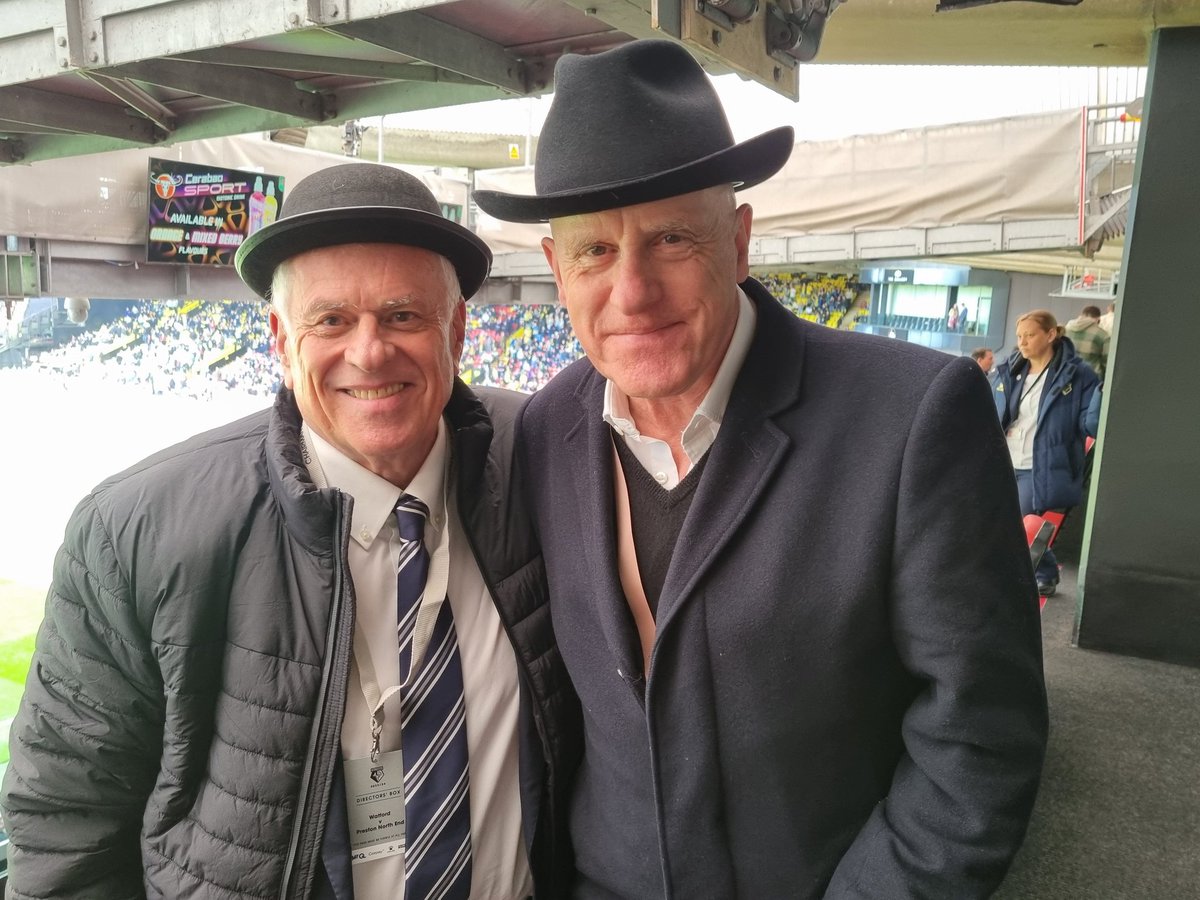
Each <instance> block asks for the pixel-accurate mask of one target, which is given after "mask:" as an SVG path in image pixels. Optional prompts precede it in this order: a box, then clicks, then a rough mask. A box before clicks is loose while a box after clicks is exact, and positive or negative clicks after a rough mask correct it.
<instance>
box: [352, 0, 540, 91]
mask: <svg viewBox="0 0 1200 900" xmlns="http://www.w3.org/2000/svg"><path fill="white" fill-rule="evenodd" d="M329 30H331V31H333V32H335V33H337V34H341V35H345V36H346V37H350V38H354V39H355V40H360V41H363V42H365V43H368V44H372V45H374V46H376V47H382V48H384V49H386V50H391V51H392V52H394V53H402V54H404V55H405V56H408V57H411V58H413V59H419V60H422V61H423V62H427V63H432V64H433V65H435V66H438V67H440V68H443V69H447V70H449V71H451V72H458V73H460V74H462V75H467V76H470V77H471V78H475V79H477V80H479V81H481V82H485V83H487V84H494V85H496V86H497V87H501V88H504V89H505V90H507V91H511V92H512V93H514V94H522V95H524V94H528V93H530V92H531V91H540V90H542V89H544V88H545V86H546V84H545V79H544V78H541V79H540V83H539V77H537V76H535V77H533V78H532V79H530V78H529V77H528V74H527V71H526V65H525V63H524V62H522V61H521V60H520V59H518V58H517V57H516V56H514V55H513V54H511V53H509V52H508V51H507V50H505V49H504V48H503V47H501V46H500V45H499V44H496V43H493V42H492V41H489V40H487V39H486V38H482V37H480V36H479V35H476V34H471V33H470V32H468V31H463V30H462V29H461V28H455V27H454V26H453V25H447V24H446V23H445V22H439V21H438V20H437V19H432V18H430V17H429V16H426V15H422V14H420V13H408V14H406V15H404V16H393V17H391V18H387V19H376V20H374V21H370V22H351V23H348V24H345V25H336V26H332V27H330V29H329ZM528 81H532V82H533V83H532V84H530V83H527V82H528Z"/></svg>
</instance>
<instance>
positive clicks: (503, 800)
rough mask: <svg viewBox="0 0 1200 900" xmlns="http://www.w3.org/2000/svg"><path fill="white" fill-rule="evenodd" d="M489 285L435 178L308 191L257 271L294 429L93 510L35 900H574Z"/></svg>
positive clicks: (223, 447)
mask: <svg viewBox="0 0 1200 900" xmlns="http://www.w3.org/2000/svg"><path fill="white" fill-rule="evenodd" d="M490 262H491V254H490V252H489V251H488V249H487V247H486V246H485V245H484V244H483V243H482V242H481V241H480V240H479V239H477V238H476V237H475V236H474V235H473V234H472V233H471V232H469V231H467V230H466V229H464V228H461V227H460V226H458V225H456V224H454V223H452V222H449V221H447V220H446V219H444V218H443V217H442V216H441V215H440V211H439V207H438V204H437V202H436V201H435V199H434V197H433V195H432V194H431V193H430V192H429V190H428V189H427V188H426V187H425V186H424V185H423V184H422V183H421V182H420V181H419V180H418V179H416V178H414V177H412V176H410V175H407V174H405V173H403V172H400V171H398V170H395V169H392V168H389V167H386V166H376V165H369V164H351V165H340V166H335V167H332V168H329V169H326V170H323V171H321V172H318V173H316V174H314V175H312V176H310V177H308V178H306V179H305V180H303V181H301V182H300V183H299V184H298V185H296V187H295V188H294V190H293V191H292V192H291V193H290V194H289V196H288V197H287V199H286V202H285V204H284V208H283V211H282V215H281V216H280V218H279V219H278V220H277V221H276V222H275V223H273V224H271V225H268V226H267V227H265V228H263V229H262V230H260V231H258V232H256V233H255V234H253V235H251V236H250V237H249V238H248V240H247V241H246V243H245V244H243V246H242V247H241V248H240V249H239V251H238V254H237V258H236V264H237V267H238V271H239V273H240V275H241V276H242V278H243V279H244V280H245V282H246V283H247V284H248V285H249V286H250V287H251V288H253V289H254V290H255V292H257V293H258V294H259V295H261V296H262V297H264V298H268V299H269V300H270V301H271V305H270V312H269V316H270V325H271V329H272V332H273V333H274V336H275V346H276V350H277V352H278V355H279V358H280V362H281V364H282V367H283V374H284V382H285V385H286V387H285V389H283V390H281V391H280V393H279V396H278V398H277V400H276V402H275V405H274V408H273V409H271V410H269V411H264V412H263V413H260V414H257V415H253V416H250V417H248V418H246V419H243V420H241V421H239V422H235V423H233V424H231V425H228V426H225V427H223V428H220V429H218V430H216V431H212V432H208V433H206V434H201V435H198V436H197V437H194V438H192V439H190V440H188V441H185V442H184V443H182V444H180V445H178V446H175V447H172V448H170V449H167V450H164V451H162V452H161V453H159V454H157V455H156V456H153V457H151V458H150V459H148V460H146V461H144V462H142V463H139V464H138V465H136V466H134V467H132V468H130V469H128V470H126V471H125V472H122V473H120V474H118V475H116V476H114V477H112V478H110V479H108V480H106V481H105V482H104V483H102V484H101V485H99V486H98V487H97V488H96V489H95V490H94V491H93V492H92V493H91V494H89V495H88V496H87V497H86V498H85V499H84V500H83V501H82V502H81V503H80V505H79V507H78V508H77V510H76V512H75V514H74V516H73V517H72V519H71V522H70V524H69V525H68V528H67V535H66V541H65V543H64V545H63V547H62V550H61V551H60V553H59V555H58V558H57V561H56V565H55V573H54V583H53V586H52V588H51V591H50V595H49V599H48V601H47V609H46V619H45V624H44V625H43V626H42V630H41V633H40V634H39V637H38V648H37V652H36V654H35V656H34V659H33V666H32V669H31V672H30V677H29V682H28V685H27V687H26V692H25V697H24V699H23V701H22V704H21V708H20V712H19V713H18V715H17V717H16V720H15V722H14V724H13V729H12V762H11V764H10V766H9V768H8V772H7V775H6V778H5V782H4V791H3V808H4V819H5V825H6V826H7V828H8V831H9V834H10V836H11V839H12V849H11V851H10V855H9V862H10V864H11V875H10V882H9V891H10V894H9V895H10V896H12V897H15V898H27V897H50V896H53V897H77V898H84V897H86V898H105V900H123V898H142V897H164V898H169V897H185V896H186V897H195V898H221V900H228V898H234V897H247V898H249V897H255V898H258V897H287V898H306V900H307V898H337V900H348V898H350V897H354V898H357V900H376V898H387V900H401V898H403V900H424V898H427V897H438V898H443V897H446V898H459V900H466V898H468V897H474V898H488V900H492V898H507V900H520V898H526V897H528V896H530V895H531V894H535V893H536V895H537V896H538V897H547V898H554V897H561V896H563V894H564V893H565V890H566V887H565V884H566V877H567V874H568V865H569V858H568V857H566V856H565V855H564V846H565V845H564V838H563V837H562V836H561V835H560V832H562V831H564V829H563V828H562V827H560V815H559V812H558V811H559V810H560V809H561V808H562V806H563V798H562V796H560V795H561V792H562V789H563V786H564V785H565V784H567V783H568V780H567V776H568V773H569V772H570V770H571V769H572V768H573V766H574V762H575V757H576V756H577V755H578V749H577V746H576V745H577V742H578V726H577V719H578V705H577V700H576V699H575V697H574V694H573V692H572V691H571V689H570V686H569V682H568V680H567V677H566V675H565V672H564V670H563V666H562V660H561V658H560V657H559V655H558V652H557V650H556V649H555V646H554V643H553V638H552V635H551V632H550V624H549V615H548V613H549V610H548V608H547V598H546V596H545V588H544V581H543V579H542V578H541V577H540V576H541V571H542V564H541V558H540V555H539V552H538V550H537V545H536V542H535V541H534V539H533V536H532V533H531V531H530V527H529V523H528V517H527V515H526V514H525V512H524V509H523V507H522V506H521V505H520V504H519V503H518V502H517V492H516V491H515V489H514V487H513V486H512V484H511V483H510V482H509V479H508V475H509V472H510V463H511V460H512V432H513V420H514V416H515V412H516V409H517V407H518V405H519V404H518V403H517V401H518V399H519V397H518V395H513V394H508V393H507V392H503V391H492V392H484V391H480V392H478V393H474V392H472V391H471V390H469V389H468V388H467V387H466V386H465V385H464V384H463V383H462V382H461V381H459V380H457V378H456V368H457V363H458V358H459V353H460V352H461V350H462V346H463V337H464V321H465V309H464V304H465V298H466V297H469V296H470V295H471V294H472V293H474V292H475V290H476V289H477V288H478V287H479V286H480V284H481V283H482V282H483V280H484V278H485V277H486V275H487V271H488V267H489V265H490Z"/></svg>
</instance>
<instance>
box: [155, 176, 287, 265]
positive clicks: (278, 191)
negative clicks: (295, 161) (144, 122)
mask: <svg viewBox="0 0 1200 900" xmlns="http://www.w3.org/2000/svg"><path fill="white" fill-rule="evenodd" d="M149 187H150V192H149V196H150V203H149V217H148V224H147V233H146V259H147V261H149V262H173V263H191V264H195V265H216V266H231V265H233V256H234V254H235V253H236V252H237V248H238V247H239V246H241V243H242V241H244V240H245V239H246V238H247V237H248V236H249V235H251V234H253V233H254V232H255V231H257V230H258V229H259V228H261V227H262V226H263V225H267V224H269V223H271V222H273V221H274V220H275V217H276V215H277V214H278V212H279V206H280V204H282V203H283V176H282V175H266V174H263V173H261V172H245V171H241V170H239V169H222V168H217V167H214V166H204V165H197V164H194V163H185V162H177V161H175V160H169V159H154V158H153V157H152V158H151V159H150V183H149Z"/></svg>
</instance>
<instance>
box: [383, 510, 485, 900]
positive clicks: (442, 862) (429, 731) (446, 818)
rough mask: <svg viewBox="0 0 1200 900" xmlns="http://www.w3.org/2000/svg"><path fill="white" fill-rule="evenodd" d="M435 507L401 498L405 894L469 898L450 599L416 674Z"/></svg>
mask: <svg viewBox="0 0 1200 900" xmlns="http://www.w3.org/2000/svg"><path fill="white" fill-rule="evenodd" d="M428 518H429V508H428V507H427V506H426V505H425V504H424V503H422V502H421V501H420V500H418V499H417V498H416V497H413V496H411V495H409V494H403V495H401V497H400V502H399V503H397V504H396V524H397V526H398V529H399V532H400V563H399V566H398V568H397V571H396V602H397V613H398V616H399V621H400V627H399V638H400V678H401V682H402V683H404V682H407V684H406V686H405V688H404V690H403V691H402V692H401V697H400V700H401V707H400V708H401V717H402V718H401V724H400V748H401V752H402V754H403V758H404V817H405V846H404V900H442V898H445V900H467V898H468V897H469V895H470V893H471V809H470V803H469V800H468V796H467V788H468V783H469V779H468V771H467V723H466V704H465V703H464V702H463V677H462V661H461V659H460V657H459V652H458V633H457V632H456V631H455V628H454V615H453V613H452V612H451V611H450V601H449V600H448V599H444V600H443V601H442V605H441V610H440V611H439V613H438V617H437V621H436V623H435V624H434V626H433V635H432V636H431V637H430V639H429V645H428V647H427V648H426V650H425V657H424V660H423V661H422V662H421V668H420V671H418V672H417V673H415V675H414V676H413V677H411V678H410V677H409V669H410V668H411V666H412V645H413V631H414V629H415V627H416V623H417V611H418V610H419V609H420V606H421V595H422V593H423V592H424V590H425V578H426V576H427V575H428V573H429V551H428V550H427V549H426V547H425V522H426V520H427V519H428Z"/></svg>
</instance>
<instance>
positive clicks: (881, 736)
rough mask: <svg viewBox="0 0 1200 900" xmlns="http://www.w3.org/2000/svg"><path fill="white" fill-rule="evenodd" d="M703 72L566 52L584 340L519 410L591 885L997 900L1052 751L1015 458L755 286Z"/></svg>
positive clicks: (572, 261)
mask: <svg viewBox="0 0 1200 900" xmlns="http://www.w3.org/2000/svg"><path fill="white" fill-rule="evenodd" d="M791 146H792V133H791V129H788V128H781V129H775V130H772V131H768V132H766V133H765V134H762V135H760V136H758V137H755V138H753V139H751V140H748V141H745V142H744V143H740V144H739V143H735V142H734V140H733V137H732V134H731V132H730V129H729V125H728V123H727V121H726V119H725V115H724V112H723V110H722V109H721V105H720V102H719V99H718V98H717V96H716V94H715V92H714V91H713V89H712V87H711V84H710V83H709V81H708V79H707V78H706V77H705V75H704V73H703V71H702V70H701V68H700V66H699V65H697V64H696V63H695V62H694V61H693V60H692V58H691V57H690V56H689V55H688V53H687V52H686V51H685V50H684V49H683V48H682V47H681V46H680V45H678V44H675V43H672V42H663V41H639V42H634V43H631V44H627V45H624V46H622V47H620V48H618V49H615V50H611V51H608V52H605V53H600V54H596V55H593V56H565V57H563V58H562V60H561V61H560V62H559V64H558V69H557V73H556V87H555V95H554V100H553V103H552V106H551V109H550V112H549V115H548V117H547V119H546V123H545V126H544V129H543V131H542V134H541V139H540V141H539V148H540V150H539V156H538V160H537V163H536V171H535V185H536V192H537V193H536V195H525V196H522V195H513V194H505V193H500V192H486V191H480V192H477V193H476V200H477V201H478V203H479V205H480V206H481V207H482V208H483V209H484V210H485V211H487V212H488V213H490V214H492V215H493V216H496V217H498V218H500V219H507V220H511V221H519V222H536V221H549V223H550V229H551V233H552V237H551V238H547V239H545V240H544V242H543V247H544V250H545V253H546V258H547V260H548V261H549V263H550V267H551V269H552V270H553V272H554V277H555V279H556V281H557V283H558V290H559V296H560V298H561V300H562V302H563V303H564V304H565V305H566V308H567V310H568V312H569V314H570V318H571V323H572V326H573V328H574V330H575V333H576V335H577V336H578V337H579V340H580V342H581V343H582V345H583V348H584V350H585V351H586V354H587V359H586V360H581V361H579V362H577V363H575V364H573V365H572V366H570V367H569V368H567V369H566V370H564V371H563V372H562V373H560V374H559V375H558V376H557V377H556V378H555V379H554V380H553V381H552V382H551V384H550V385H549V386H547V387H546V388H545V389H543V390H542V391H540V392H539V393H537V394H536V395H534V397H533V398H532V399H531V400H530V402H529V404H528V405H527V407H526V409H525V410H524V412H523V413H522V416H521V419H520V421H519V432H518V446H519V448H520V451H519V454H520V459H521V461H522V464H523V466H524V468H525V469H526V470H527V471H528V473H529V474H530V477H531V482H530V491H531V497H532V502H533V509H534V516H535V522H536V525H537V528H538V533H539V535H540V538H541V541H542V550H543V554H544V556H545V560H546V570H547V573H548V578H549V585H550V597H551V599H550V606H551V613H552V616H553V619H554V627H555V631H556V635H557V638H558V642H559V647H560V649H561V652H562V655H563V658H564V660H565V661H566V664H567V669H568V671H569V673H570V676H571V680H572V682H573V684H574V686H575V688H576V690H577V691H578V693H579V697H580V700H581V702H582V706H583V716H584V758H583V760H582V763H581V766H580V768H579V771H578V773H577V774H576V777H575V783H574V787H573V794H572V798H571V806H570V811H569V818H570V831H571V837H572V841H573V845H574V850H575V859H576V868H577V873H576V876H575V881H574V884H573V887H572V890H571V893H570V896H571V897H575V898H589V900H590V898H596V900H599V898H606V900H607V898H627V900H649V898H673V900H693V898H698V897H706V898H707V897H712V898H733V897H738V898H745V900H764V898H784V897H787V898H791V900H794V898H819V897H823V898H867V897H870V898H878V900H902V898H917V897H922V898H930V897H944V898H951V897H952V898H955V900H966V898H976V897H985V896H987V895H989V894H990V893H991V892H992V891H993V889H994V888H995V887H996V885H997V884H998V883H999V882H1000V880H1001V878H1002V877H1003V875H1004V873H1005V870H1006V868H1007V867H1008V865H1009V862H1010V860H1011V859H1012V857H1013V854H1014V853H1015V852H1016V850H1017V848H1018V846H1019V845H1020V843H1021V840H1022V838H1023V835H1024V833H1025V829H1026V824H1027V821H1028V818H1029V814H1030V810H1031V808H1032V806H1033V802H1034V796H1035V793H1036V789H1037V783H1038V778H1039V774H1040V770H1041V766H1042V759H1043V753H1044V747H1045V741H1046V731H1047V714H1046V699H1045V689H1044V683H1043V676H1042V666H1041V645H1040V636H1039V622H1038V605H1037V596H1036V593H1035V589H1034V581H1033V576H1032V572H1031V569H1030V562H1029V556H1028V549H1027V547H1026V545H1025V540H1024V536H1023V534H1022V530H1021V525H1020V514H1019V511H1018V505H1017V493H1016V489H1015V485H1014V481H1013V475H1012V467H1011V466H1010V465H1009V463H1008V460H1007V455H1006V453H1005V445H1004V438H1003V436H1002V435H1001V433H1000V430H999V428H998V427H997V425H996V418H995V412H994V409H993V407H992V405H991V401H990V397H989V392H988V385H987V380H986V379H985V378H984V376H983V373H982V372H981V371H980V370H979V367H978V366H977V365H975V364H974V363H973V362H972V361H971V360H970V359H967V358H960V357H952V356H949V355H945V354H941V353H937V352H934V351H931V350H927V349H925V348H921V347H917V346H913V345H910V344H907V343H903V342H898V341H888V340H884V339H877V338H874V337H870V336H866V335H859V334H852V333H843V332H839V331H835V330H832V329H827V328H822V327H819V326H815V325H812V324H810V323H807V322H804V321H801V320H800V319H798V318H796V317H794V316H792V315H790V314H789V313H787V312H786V311H785V310H784V309H783V307H782V306H780V304H779V303H778V302H777V301H776V300H775V299H774V298H773V297H771V296H770V295H769V294H768V293H767V291H766V290H765V289H764V288H763V287H762V285H760V284H759V283H758V282H757V281H755V280H754V279H753V278H750V277H749V266H748V258H747V254H748V247H749V243H750V235H751V226H752V212H751V209H750V207H749V206H747V205H745V204H742V205H738V204H737V202H736V200H735V191H736V190H737V189H739V188H742V187H748V186H750V185H753V184H756V183H758V182H761V181H764V180H765V179H767V178H769V177H770V176H771V175H772V174H773V173H774V172H775V171H777V170H778V169H779V168H780V167H781V166H782V165H783V164H784V162H785V160H786V159H787V157H788V154H789V152H790V150H791Z"/></svg>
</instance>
